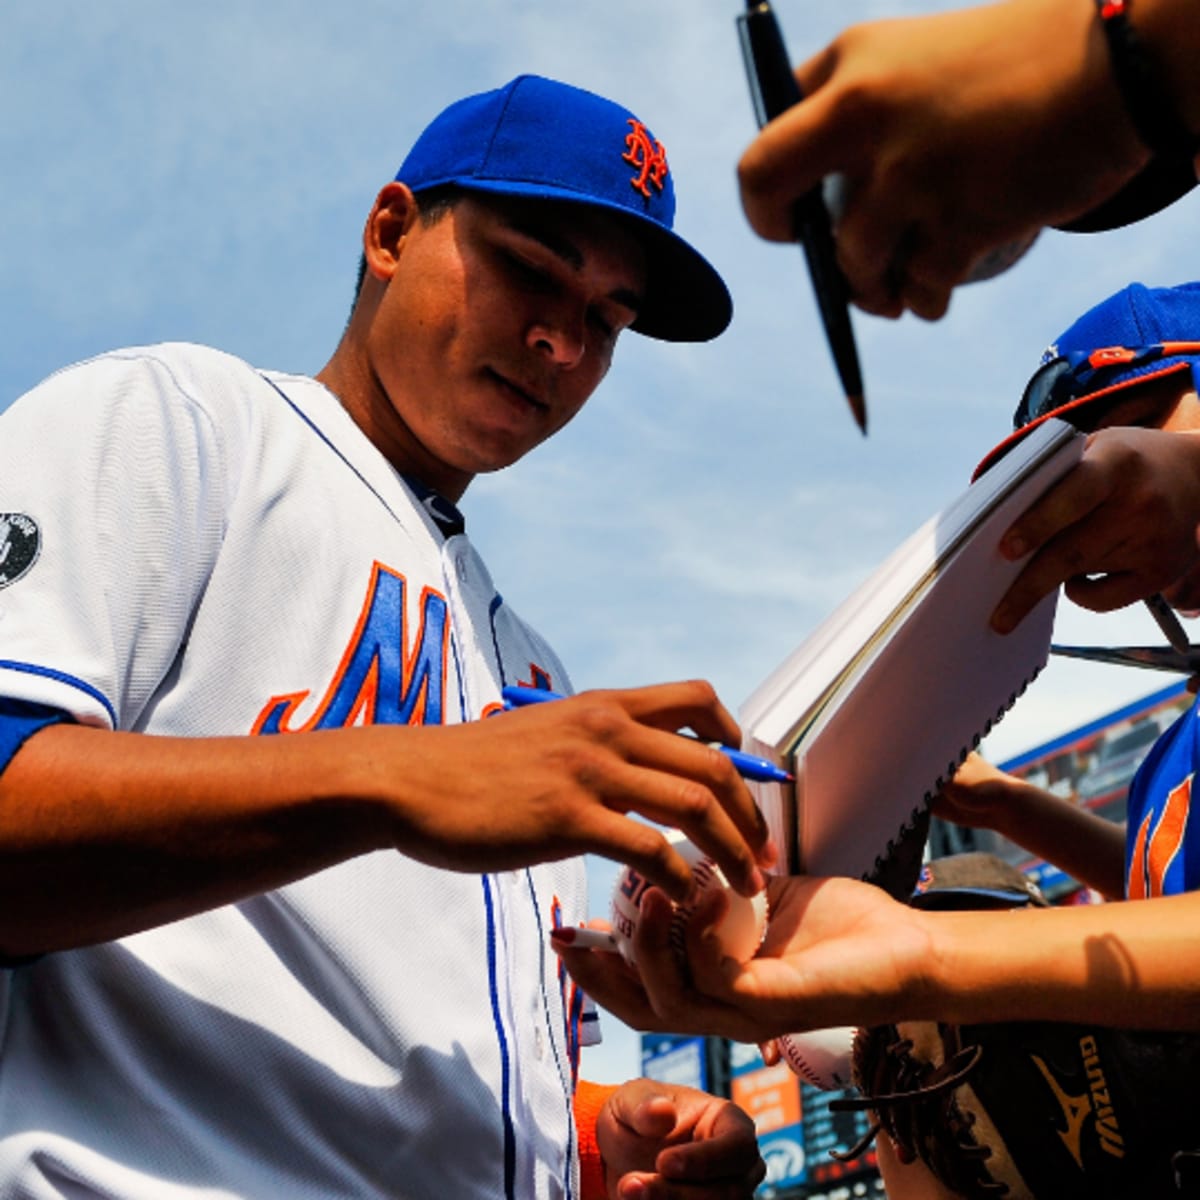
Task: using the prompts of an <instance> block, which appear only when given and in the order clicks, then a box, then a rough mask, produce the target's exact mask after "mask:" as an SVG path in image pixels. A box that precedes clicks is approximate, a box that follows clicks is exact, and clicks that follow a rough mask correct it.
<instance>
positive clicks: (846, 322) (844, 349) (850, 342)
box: [737, 0, 867, 433]
mask: <svg viewBox="0 0 1200 1200" xmlns="http://www.w3.org/2000/svg"><path fill="white" fill-rule="evenodd" d="M737 26H738V34H739V36H740V38H741V43H742V57H743V59H744V60H745V63H746V74H747V76H748V78H749V80H750V95H751V98H752V99H753V101H754V115H755V117H756V119H757V120H758V127H759V128H760V129H761V128H762V127H763V126H764V125H765V124H766V123H767V122H768V121H771V120H773V119H774V118H775V117H778V116H779V115H780V114H781V113H783V112H786V111H787V110H788V109H789V108H791V107H792V105H794V104H799V103H800V101H801V100H802V99H803V98H804V97H803V95H802V94H801V92H800V85H799V84H798V83H797V82H796V76H795V74H794V73H793V72H792V64H791V61H790V60H789V58H788V53H787V47H786V46H785V45H784V44H783V33H782V31H781V30H780V28H779V22H778V21H777V20H776V19H775V14H774V13H773V12H772V11H771V6H770V4H769V3H767V0H746V11H745V12H744V13H742V14H740V15H739V16H738V18H737ZM792 223H793V225H794V227H795V233H796V238H797V240H798V241H799V242H800V243H801V245H803V247H804V255H805V257H806V258H807V259H808V273H809V275H810V276H811V277H812V282H813V290H814V291H815V292H816V296H817V307H818V308H819V309H820V311H821V320H822V322H824V325H825V336H826V337H827V338H828V339H829V347H830V349H831V350H832V351H833V361H834V365H835V366H836V367H837V372H838V377H839V379H840V380H841V382H842V389H843V391H845V393H846V400H847V401H848V403H849V405H850V411H851V412H852V413H853V414H854V419H855V421H857V422H858V427H859V429H861V430H862V431H863V433H866V432H867V403H866V399H865V398H864V396H863V384H862V372H861V371H860V369H859V365H858V349H857V347H856V346H855V344H854V329H853V327H852V326H851V324H850V300H849V296H848V295H847V293H846V280H845V278H844V277H843V275H842V273H841V271H840V270H839V269H838V265H837V259H836V257H835V253H834V245H833V227H832V225H831V223H830V220H829V210H828V209H827V208H826V207H825V200H824V197H823V196H822V194H821V185H820V184H818V185H817V186H816V187H814V188H813V189H811V191H809V192H806V193H805V194H804V195H803V196H801V197H800V199H799V200H797V201H796V204H795V208H794V209H793V211H792Z"/></svg>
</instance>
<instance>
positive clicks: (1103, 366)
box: [1013, 342, 1200, 429]
mask: <svg viewBox="0 0 1200 1200" xmlns="http://www.w3.org/2000/svg"><path fill="white" fill-rule="evenodd" d="M1181 354H1183V355H1189V356H1190V355H1200V342H1155V343H1153V344H1152V345H1149V346H1105V347H1104V348H1102V349H1100V350H1075V351H1073V352H1072V353H1070V354H1064V355H1060V356H1059V357H1058V358H1052V359H1051V360H1050V361H1049V362H1048V363H1043V364H1042V365H1041V366H1040V367H1038V369H1037V370H1036V371H1034V373H1033V377H1032V378H1031V379H1030V380H1029V382H1028V383H1027V384H1026V385H1025V391H1024V392H1023V393H1022V395H1021V403H1020V404H1018V405H1017V411H1016V412H1015V413H1013V428H1014V429H1020V428H1022V427H1023V426H1025V425H1028V424H1029V422H1030V421H1036V420H1037V419H1038V417H1044V416H1045V415H1046V414H1047V413H1051V412H1053V411H1054V410H1055V409H1056V408H1061V407H1062V406H1063V405H1064V404H1069V403H1070V402H1071V401H1072V400H1080V399H1082V398H1083V397H1084V396H1087V395H1090V394H1091V393H1092V392H1098V391H1100V390H1102V389H1103V388H1104V387H1105V385H1106V384H1107V383H1108V382H1109V381H1110V380H1111V379H1112V377H1113V376H1114V375H1115V374H1116V373H1117V372H1118V371H1127V370H1129V368H1131V367H1139V366H1142V365H1144V364H1145V363H1150V362H1154V361H1156V360H1157V359H1160V358H1173V357H1175V356H1176V355H1181Z"/></svg>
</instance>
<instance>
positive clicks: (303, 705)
mask: <svg viewBox="0 0 1200 1200" xmlns="http://www.w3.org/2000/svg"><path fill="white" fill-rule="evenodd" d="M442 503H443V504H444V502H442ZM0 514H3V515H2V516H0V523H2V524H0V539H2V540H3V545H2V546H0V553H2V554H4V557H5V561H4V562H3V563H0V697H9V698H17V699H23V700H27V701H34V702H38V703H41V704H48V705H52V706H55V707H57V708H60V709H64V710H66V711H67V712H68V713H70V714H71V715H72V717H73V718H74V719H75V720H77V721H80V722H85V723H89V724H92V725H97V726H104V727H112V728H116V729H122V730H135V731H141V732H144V733H146V734H168V735H184V736H192V737H203V736H207V735H219V734H247V735H251V734H256V735H261V736H284V737H286V736H288V735H289V734H290V733H293V732H296V731H301V730H308V729H314V728H328V727H333V726H342V725H350V724H355V723H365V722H372V721H375V722H426V723H435V722H447V723H449V722H458V721H464V720H475V719H478V718H480V717H481V716H483V715H484V714H485V713H487V712H488V711H489V709H490V706H495V705H497V704H498V703H499V701H500V688H501V686H502V685H503V684H507V683H518V682H527V683H532V682H541V683H543V684H544V685H545V686H552V687H554V688H556V689H559V690H563V689H566V688H568V686H569V685H568V681H567V678H566V676H565V673H564V671H563V668H562V665H561V663H560V662H559V661H558V659H557V658H556V657H555V655H554V654H553V652H552V651H551V650H550V648H549V647H548V646H547V645H546V644H545V643H544V642H543V641H542V640H541V639H540V638H539V637H538V636H537V635H536V634H535V633H533V632H532V631H531V630H530V629H529V628H528V627H526V626H525V625H524V624H523V623H522V622H520V621H519V620H518V619H517V618H516V617H515V616H514V615H513V613H512V612H511V611H510V609H509V608H508V607H507V605H505V604H504V603H503V601H502V600H501V598H500V596H499V595H498V594H497V593H496V591H495V589H494V587H493V585H492V581H491V579H490V577H489V576H488V572H487V570H486V568H485V567H484V564H483V562H482V560H481V559H480V558H479V557H478V555H477V554H476V553H475V551H474V550H473V549H472V547H471V545H470V544H469V542H468V541H467V538H466V536H465V534H462V533H455V534H452V535H451V536H449V537H445V536H443V534H442V532H441V531H440V530H439V528H438V526H437V525H436V524H435V523H434V521H433V520H431V517H430V511H429V509H428V508H427V507H426V506H425V505H423V504H422V503H421V502H419V501H418V500H417V499H416V497H415V495H414V493H413V492H412V491H411V490H410V489H409V487H408V486H406V484H405V483H404V482H403V481H402V480H401V478H400V477H399V476H398V475H397V474H396V472H395V471H394V470H393V468H392V467H391V466H390V465H389V464H388V463H387V462H386V460H385V459H384V458H383V457H382V456H381V455H380V454H379V452H378V451H377V450H376V449H375V448H374V447H373V446H372V445H371V443H370V442H369V441H368V440H367V438H366V437H365V436H364V434H363V433H362V432H361V431H360V430H359V429H358V427H357V426H356V425H355V424H354V422H353V421H352V420H351V419H350V417H349V416H348V415H347V413H346V412H345V410H344V409H343V408H342V407H341V405H340V404H339V403H338V401H337V399H336V398H335V397H334V396H333V395H332V394H330V393H329V392H328V391H327V390H326V389H325V388H323V387H322V386H321V385H320V384H318V383H316V382H315V381H313V380H311V379H308V378H303V377H297V376H287V375H280V374H274V373H264V372H259V371H256V370H255V369H253V368H252V367H250V366H248V365H247V364H245V363H243V362H241V361H239V360H237V359H234V358H231V357H229V356H227V355H224V354H220V353H218V352H216V351H213V350H209V349H205V348H201V347H195V346H184V345H168V346H158V347H149V348H143V349H134V350H126V351H120V352H117V353H113V354H107V355H104V356H102V357H100V358H97V359H94V360H92V361H90V362H88V363H84V364H80V365H78V366H75V367H71V368H68V369H66V370H64V371H61V372H59V373H58V374H56V375H54V376H52V377H51V378H50V379H49V380H47V381H46V382H45V383H43V384H41V385H40V386H39V387H37V388H36V389H34V390H33V391H32V392H30V393H28V394H27V395H26V396H24V397H22V398H21V399H19V400H18V401H17V402H16V403H15V404H14V405H13V406H12V407H11V408H10V409H9V410H8V411H7V412H6V413H4V414H3V416H0ZM499 800H500V802H502V801H503V798H499ZM582 872H583V869H582V865H581V863H580V862H579V861H578V860H576V861H573V862H569V863H563V864H555V865H549V866H540V867H534V868H532V869H530V870H525V871H514V872H508V873H503V874H497V875H487V876H482V877H481V876H478V875H464V874H456V873H452V872H446V871H439V870H435V869H433V868H431V867H426V866H422V865H421V864H419V863H416V862H413V861H411V860H409V859H406V858H404V857H403V856H401V855H400V854H397V853H390V852H388V853H384V852H380V853H374V854H369V855H365V856H363V857H360V858H357V859H354V860H352V861H349V862H346V863H343V864H341V865H340V866H337V867H333V868H331V869H329V870H326V871H323V872H320V873H318V874H316V875H313V876H311V877H309V878H307V879H304V880H302V881H300V882H298V883H295V884H292V885H290V886H287V887H284V888H282V889H280V890H278V891H275V892H272V893H269V894H266V895H263V896H259V897H256V898H253V899H251V900H248V901H246V902H244V903H240V904H237V905H232V906H228V907H225V908H220V909H217V910H214V911H212V912H209V913H205V914H202V915H200V916H197V917H193V918H189V919H187V920H183V921H179V922H176V923H174V924H172V925H168V926H164V927H162V928H158V929H154V930H150V931H148V932H145V933H142V934H138V935H136V936H133V937H128V938H124V939H121V940H120V941H116V942H111V943H107V944H103V945H99V946H95V947H90V948H85V949H81V950H72V951H68V952H64V953H57V954H49V955H46V956H44V957H42V958H41V959H38V960H37V961H35V962H34V963H32V964H30V965H25V966H17V967H13V968H10V969H7V970H0V1197H3V1200H16V1198H21V1200H25V1198H29V1200H33V1198H34V1197H36V1198H37V1200H43V1198H45V1197H64V1196H70V1197H84V1196H102V1197H121V1198H122V1200H197V1198H199V1197H204V1198H205V1200H216V1198H226V1197H254V1198H256V1200H257V1198H261V1200H275V1198H282V1197H287V1198H288V1200H304V1198H306V1197H312V1198H313V1200H316V1198H317V1197H320V1200H330V1198H333V1197H346V1198H351V1197H353V1198H354V1200H363V1198H370V1197H389V1198H395V1197H418V1198H424V1197H433V1196H439V1197H440V1196H452V1197H455V1198H456V1200H462V1198H469V1197H480V1198H483V1197H486V1198H487V1200H496V1198H497V1197H503V1196H508V1197H520V1198H521V1200H525V1198H526V1197H552V1196H553V1197H557V1196H575V1195H577V1192H578V1162H577V1155H576V1143H575V1132H574V1124H573V1120H572V1112H571V1095H572V1089H573V1072H574V1069H575V1063H576V1061H577V1051H578V1046H579V1043H580V1040H581V1038H582V1039H583V1040H588V1038H587V1036H586V1034H582V1033H581V1028H594V1024H593V1022H594V1014H592V1013H590V1012H589V1013H588V1014H587V1019H586V1020H581V1016H582V1007H583V1005H582V998H581V997H579V996H578V995H577V994H573V992H572V989H571V984H570V981H569V979H568V978H566V977H565V976H563V974H562V973H561V971H560V969H559V967H558V964H557V961H556V959H555V956H554V955H553V953H551V952H550V951H549V950H548V946H547V934H548V930H549V928H550V927H551V926H552V925H554V924H556V923H560V922H561V923H566V924H574V923H577V922H578V921H581V920H582V919H583V917H584V903H585V896H584V886H583V878H582Z"/></svg>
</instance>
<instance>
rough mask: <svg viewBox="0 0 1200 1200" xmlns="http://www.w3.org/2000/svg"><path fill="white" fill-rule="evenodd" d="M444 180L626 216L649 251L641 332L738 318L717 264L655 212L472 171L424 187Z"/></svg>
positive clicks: (690, 333) (696, 335)
mask: <svg viewBox="0 0 1200 1200" xmlns="http://www.w3.org/2000/svg"><path fill="white" fill-rule="evenodd" d="M442 184H454V185H456V186H457V187H460V188H462V189H463V190H464V191H469V192H486V193H488V194H489V195H495V196H524V197H528V198H529V199H534V200H553V201H561V202H564V203H567V204H582V205H586V206H587V207H588V208H599V209H603V210H604V211H605V212H610V213H612V214H613V216H615V217H617V218H619V219H620V220H621V221H623V222H625V223H626V224H627V225H628V226H629V227H630V228H631V229H632V231H633V233H634V236H635V237H636V238H637V239H638V241H639V242H640V243H641V244H642V247H643V249H644V250H645V252H646V291H645V295H644V296H643V297H642V303H641V306H640V307H639V309H638V315H637V320H636V321H634V322H633V324H632V325H631V326H630V328H631V329H632V330H634V332H635V333H641V334H645V335H646V336H647V337H652V338H658V339H660V340H661V341H665V342H707V341H709V340H710V339H712V338H715V337H716V336H717V335H718V334H720V333H722V332H723V331H724V330H725V329H726V327H727V326H728V325H729V322H730V321H731V320H732V318H733V300H732V298H731V297H730V295H729V289H728V288H727V287H726V286H725V281H724V280H723V279H722V278H721V276H720V275H719V274H718V273H717V270H716V268H715V267H714V266H713V265H712V264H711V263H710V262H709V261H708V259H706V258H705V257H704V255H702V254H701V253H700V252H699V251H698V250H696V249H694V248H693V247H692V246H691V245H690V244H689V243H688V242H686V241H684V240H683V238H681V237H680V236H679V235H678V234H676V233H673V232H671V230H669V229H665V228H664V227H663V226H662V225H660V224H659V223H658V222H657V221H655V220H653V219H652V218H650V217H641V216H639V215H638V214H637V213H636V212H631V211H630V210H629V209H628V208H625V207H623V206H621V205H619V204H608V203H606V202H604V201H603V200H601V199H598V198H596V197H595V196H590V195H588V196H581V195H580V194H579V193H578V192H574V191H571V190H570V189H568V188H556V187H553V186H548V185H546V184H544V183H522V182H519V181H515V180H508V179H505V180H489V179H480V178H478V177H476V176H469V177H465V178H456V179H443V180H437V181H434V182H433V183H428V184H423V185H422V188H421V190H422V191H425V190H427V189H428V188H430V187H435V186H440V185H442Z"/></svg>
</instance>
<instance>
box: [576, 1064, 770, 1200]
mask: <svg viewBox="0 0 1200 1200" xmlns="http://www.w3.org/2000/svg"><path fill="white" fill-rule="evenodd" d="M596 1141H597V1144H598V1145H599V1147H600V1153H601V1155H602V1156H603V1159H604V1165H605V1174H606V1178H607V1181H608V1194H609V1196H610V1197H613V1200H617V1198H620V1200H670V1198H672V1197H679V1198H680V1200H683V1198H685V1197H686V1198H689V1200H690V1198H694V1200H749V1198H750V1197H751V1196H753V1194H754V1190H755V1188H757V1187H758V1185H759V1184H760V1183H762V1181H763V1179H764V1177H765V1176H766V1166H765V1164H764V1163H763V1160H762V1156H761V1155H760V1154H759V1152H758V1141H757V1138H756V1136H755V1131H754V1122H753V1121H751V1119H750V1118H749V1117H748V1116H747V1115H746V1114H745V1113H744V1112H743V1111H742V1110H741V1109H740V1108H738V1106H737V1105H736V1104H733V1103H731V1102H730V1101H728V1100H722V1099H719V1098H718V1097H716V1096H710V1095H709V1094H708V1093H707V1092H700V1091H697V1090H696V1089H695V1088H689V1087H681V1086H679V1085H678V1084H670V1083H659V1082H656V1081H654V1080H650V1079H633V1080H630V1081H629V1082H628V1083H625V1084H623V1085H622V1086H621V1087H619V1088H618V1089H617V1090H616V1091H615V1092H614V1093H613V1094H612V1095H611V1096H610V1097H609V1099H608V1101H607V1102H606V1103H605V1105H604V1107H603V1109H601V1111H600V1115H599V1116H598V1117H597V1119H596Z"/></svg>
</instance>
